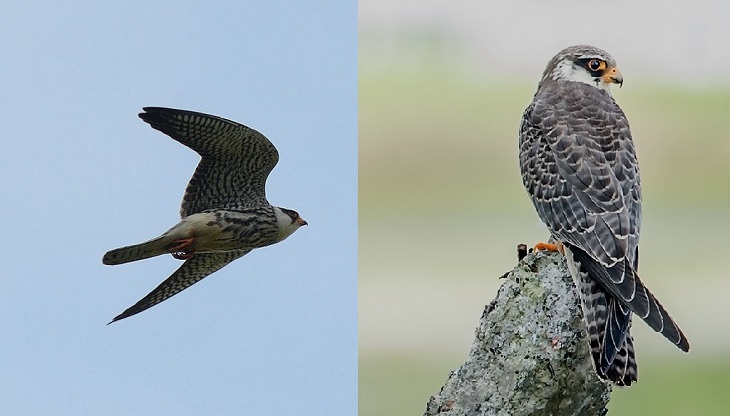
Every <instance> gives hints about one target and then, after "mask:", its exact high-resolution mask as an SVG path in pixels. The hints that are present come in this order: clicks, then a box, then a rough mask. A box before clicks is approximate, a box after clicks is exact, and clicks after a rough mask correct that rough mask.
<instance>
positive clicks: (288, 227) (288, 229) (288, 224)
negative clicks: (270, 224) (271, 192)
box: [273, 207, 300, 241]
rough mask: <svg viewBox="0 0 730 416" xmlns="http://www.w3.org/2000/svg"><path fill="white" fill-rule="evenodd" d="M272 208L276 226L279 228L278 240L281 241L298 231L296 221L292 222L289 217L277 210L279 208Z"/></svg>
mask: <svg viewBox="0 0 730 416" xmlns="http://www.w3.org/2000/svg"><path fill="white" fill-rule="evenodd" d="M273 208H274V215H276V225H277V227H279V238H280V239H281V240H283V239H285V238H287V237H289V236H290V235H292V234H294V231H296V230H298V229H299V227H300V225H299V224H297V222H296V221H292V219H291V217H290V216H288V215H287V214H286V213H285V212H284V211H282V210H281V209H279V207H273ZM281 240H279V241H281Z"/></svg>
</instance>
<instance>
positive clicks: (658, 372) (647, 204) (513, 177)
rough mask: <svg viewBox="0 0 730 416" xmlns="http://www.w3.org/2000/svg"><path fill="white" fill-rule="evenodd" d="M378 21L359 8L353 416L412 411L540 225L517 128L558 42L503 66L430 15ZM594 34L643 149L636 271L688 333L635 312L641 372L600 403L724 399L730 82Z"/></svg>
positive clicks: (654, 408) (729, 342)
mask: <svg viewBox="0 0 730 416" xmlns="http://www.w3.org/2000/svg"><path fill="white" fill-rule="evenodd" d="M361 3H362V2H361ZM362 15H363V6H362V5H361V16H362ZM365 15H367V13H365ZM371 23H372V22H371ZM388 25H390V26H392V25H393V23H392V22H390V23H388ZM390 26H388V27H387V28H385V29H384V27H383V26H382V25H381V26H378V25H374V24H370V25H368V21H367V19H366V21H365V22H364V23H363V18H362V17H361V29H360V68H359V69H360V81H359V82H360V85H359V96H360V98H359V100H360V103H359V104H360V105H359V113H360V132H359V133H360V134H359V146H360V147H359V157H360V170H359V178H360V179H359V192H360V194H359V200H360V205H359V234H360V243H359V263H360V269H359V280H360V286H359V293H360V299H359V302H360V305H359V308H360V318H359V325H360V330H359V332H360V349H359V369H360V370H359V371H360V378H359V390H360V413H359V414H360V415H361V416H376V415H377V416H388V415H420V414H422V413H423V412H424V410H425V405H426V403H427V401H428V399H429V396H431V395H432V394H435V393H437V392H438V390H439V389H440V387H441V386H442V385H443V383H444V382H445V381H446V379H447V377H448V375H449V372H450V371H452V370H455V369H457V368H458V367H459V366H460V365H461V364H462V362H463V361H464V360H465V359H466V357H467V354H468V352H469V348H470V346H471V343H472V338H473V334H474V329H475V328H476V325H477V323H478V320H479V317H480V316H481V313H482V310H483V308H484V305H486V304H488V303H489V302H490V301H491V300H492V299H493V297H494V296H495V294H496V291H497V288H498V287H499V284H500V281H499V280H498V279H497V278H498V277H499V276H501V275H502V274H503V273H504V272H506V271H509V270H511V269H512V268H513V267H514V265H515V264H516V261H517V258H516V246H517V244H518V243H522V242H524V243H528V244H531V243H534V242H537V241H539V240H544V239H545V238H546V237H547V231H546V229H545V228H544V226H543V225H542V224H541V223H540V221H539V219H538V218H537V215H536V214H535V212H534V210H533V207H532V204H531V203H530V202H529V199H528V197H527V195H526V193H525V191H524V189H523V187H522V183H521V181H520V177H519V168H518V165H517V131H518V128H519V123H520V118H521V116H522V111H523V110H524V108H525V107H526V106H527V105H528V104H529V103H530V101H531V99H532V95H533V94H534V92H535V89H536V87H537V82H538V80H539V77H540V75H541V73H542V70H543V69H544V65H545V64H546V63H547V61H548V60H549V59H550V58H551V57H552V56H553V55H554V54H555V53H556V52H557V51H558V50H559V49H560V48H561V47H562V46H568V45H569V44H570V43H566V44H561V46H560V47H558V48H555V50H552V49H550V50H539V54H540V57H539V61H540V62H541V63H540V64H539V65H538V66H537V67H535V68H526V69H520V70H515V71H511V70H509V69H508V70H504V69H503V68H502V69H499V68H498V69H493V68H492V66H490V64H489V63H488V62H487V63H485V62H483V61H478V60H475V59H474V58H473V55H470V54H469V53H468V47H467V46H465V44H464V43H462V42H461V40H460V39H459V38H458V37H454V36H450V35H448V34H447V35H444V32H443V31H440V30H436V29H432V28H431V27H430V26H428V25H426V26H423V25H420V26H417V27H416V28H415V29H414V28H413V27H410V28H408V27H407V28H399V29H398V30H392V28H390ZM572 43H579V42H572ZM596 46H599V47H604V48H606V49H608V51H609V52H611V53H613V54H614V57H617V60H618V63H619V68H620V69H621V70H622V72H623V74H624V78H625V80H626V82H625V83H624V86H623V88H621V89H617V88H614V90H613V95H614V97H615V99H616V100H617V101H618V103H619V104H620V105H621V107H622V108H623V110H624V112H625V113H626V114H627V116H628V118H629V121H630V123H631V128H632V132H633V135H634V141H635V144H636V147H637V153H638V157H639V161H640V163H641V174H642V187H643V191H644V220H643V226H642V239H641V250H642V251H641V271H642V278H643V280H644V282H645V283H646V284H647V286H648V287H649V288H651V290H652V291H653V292H654V293H655V294H656V295H657V296H658V297H659V299H660V300H661V301H662V303H663V304H664V306H665V307H666V308H667V309H668V310H669V311H670V313H671V314H672V316H673V317H674V318H675V319H676V320H677V322H678V323H679V324H680V326H681V327H682V329H683V330H684V332H685V333H686V334H687V336H688V337H689V339H690V342H691V345H692V350H691V352H690V353H689V354H684V353H682V352H681V351H679V350H678V349H676V348H675V347H674V346H673V345H671V344H670V343H669V342H667V341H666V340H664V338H662V337H661V336H660V335H658V334H655V333H654V332H653V331H651V330H650V329H648V327H647V326H646V325H645V324H644V323H643V322H642V321H641V320H639V319H636V320H635V324H634V327H633V329H632V333H633V334H634V338H635V345H636V348H637V359H638V364H639V382H638V384H637V385H635V386H634V387H631V388H628V389H621V390H619V389H616V390H614V393H613V396H612V400H611V402H610V406H609V409H610V412H609V414H610V415H683V414H702V415H725V414H727V409H729V408H730V324H728V318H730V308H729V307H728V297H729V296H728V295H730V279H729V278H728V272H727V269H728V260H727V259H728V257H729V256H728V254H727V253H726V251H727V248H726V247H727V245H726V241H727V238H728V231H730V219H729V218H728V211H729V208H730V184H728V180H729V179H730V84H728V81H727V80H725V79H718V80H715V79H713V78H711V77H709V76H708V78H707V79H705V80H703V82H697V81H698V80H697V79H696V78H693V77H691V76H686V77H685V76H681V75H680V76H677V75H676V74H674V73H672V72H671V71H670V72H668V73H664V75H665V76H663V77H657V76H653V75H654V72H652V71H651V70H642V68H637V70H636V71H635V73H632V72H630V71H627V67H628V68H631V64H630V62H629V63H627V64H628V65H622V60H621V58H620V55H619V52H620V50H619V51H613V50H611V48H610V46H611V45H610V44H609V45H606V44H597V45H596ZM535 51H537V49H535ZM521 53H530V52H526V51H521ZM535 53H537V52H535ZM659 64H661V62H659Z"/></svg>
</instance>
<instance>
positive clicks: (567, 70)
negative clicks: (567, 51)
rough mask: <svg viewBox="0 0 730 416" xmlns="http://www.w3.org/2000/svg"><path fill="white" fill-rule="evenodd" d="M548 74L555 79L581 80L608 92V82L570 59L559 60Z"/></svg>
mask: <svg viewBox="0 0 730 416" xmlns="http://www.w3.org/2000/svg"><path fill="white" fill-rule="evenodd" d="M550 76H551V77H552V79H554V80H555V81H557V80H563V81H573V82H582V83H584V84H588V85H592V86H594V87H596V88H598V89H601V90H604V91H608V92H610V90H609V84H607V83H605V82H603V81H602V80H601V78H596V77H594V76H593V75H591V74H590V73H589V72H588V70H586V69H585V68H583V67H581V66H578V65H576V64H575V63H574V62H572V61H570V60H562V61H560V63H559V64H558V66H556V67H555V69H554V70H553V72H552V73H551V74H550Z"/></svg>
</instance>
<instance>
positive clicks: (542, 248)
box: [532, 242, 565, 254]
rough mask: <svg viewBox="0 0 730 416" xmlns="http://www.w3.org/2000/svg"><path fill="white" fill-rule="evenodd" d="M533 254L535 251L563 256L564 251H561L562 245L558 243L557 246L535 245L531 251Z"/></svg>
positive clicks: (549, 244) (548, 244)
mask: <svg viewBox="0 0 730 416" xmlns="http://www.w3.org/2000/svg"><path fill="white" fill-rule="evenodd" d="M532 251H533V252H535V251H558V252H560V254H565V250H563V244H562V243H560V242H558V243H557V244H551V243H542V242H541V243H537V244H535V247H533V249H532Z"/></svg>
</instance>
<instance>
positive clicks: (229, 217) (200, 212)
mask: <svg viewBox="0 0 730 416" xmlns="http://www.w3.org/2000/svg"><path fill="white" fill-rule="evenodd" d="M144 110H145V112H144V113H141V114H140V115H139V117H140V118H141V119H142V120H144V121H145V122H147V123H149V124H150V126H152V127H153V128H154V129H156V130H159V131H161V132H163V133H165V134H166V135H168V136H170V137H171V138H173V139H175V140H176V141H178V142H180V143H182V144H183V145H185V146H188V147H190V148H191V149H193V150H195V151H196V152H197V153H198V154H200V156H201V161H200V163H199V164H198V167H197V169H196V170H195V173H194V174H193V177H192V178H191V179H190V182H189V183H188V186H187V189H186V191H185V195H184V197H183V201H182V206H181V209H180V216H181V221H180V222H179V223H178V224H177V225H175V226H174V227H172V228H171V229H169V230H168V231H167V232H165V233H164V234H162V235H161V236H160V237H157V238H154V239H152V240H149V241H147V242H144V243H141V244H135V245H131V246H127V247H122V248H118V249H115V250H111V251H109V252H107V253H106V254H105V255H104V258H103V259H102V262H103V263H104V264H109V265H116V264H123V263H128V262H132V261H137V260H142V259H146V258H150V257H154V256H158V255H161V254H167V253H170V254H172V255H173V256H174V257H175V258H178V259H181V260H185V263H183V265H182V266H180V268H179V269H178V270H177V271H175V272H174V273H173V274H172V275H171V276H170V277H169V278H168V279H167V280H165V281H164V282H162V284H160V285H159V286H158V287H157V288H155V289H154V290H153V291H152V292H150V293H149V294H148V295H147V296H145V297H144V298H143V299H141V300H140V301H139V302H137V303H136V304H135V305H134V306H132V307H130V308H128V309H127V310H126V311H124V312H123V313H122V314H120V315H118V316H117V317H115V318H114V320H112V322H114V321H118V320H120V319H123V318H127V317H129V316H132V315H134V314H137V313H139V312H142V311H144V310H145V309H148V308H150V307H152V306H154V305H156V304H158V303H160V302H162V301H164V300H166V299H168V298H170V297H171V296H173V295H175V294H177V293H179V292H180V291H182V290H184V289H186V288H188V287H190V286H191V285H193V284H194V283H196V282H198V281H200V280H201V279H203V278H204V277H206V276H208V275H209V274H211V273H213V272H215V271H217V270H219V269H221V268H222V267H224V266H225V265H227V264H228V263H230V262H232V261H233V260H235V259H237V258H239V257H242V256H244V255H245V254H247V253H248V252H250V251H251V250H253V249H255V248H260V247H265V246H268V245H271V244H275V243H277V242H279V241H282V240H284V239H285V238H287V237H288V236H289V235H291V234H292V233H293V232H294V231H296V230H297V229H298V228H299V227H301V226H302V225H307V222H306V221H304V220H303V219H302V218H301V217H300V216H299V214H298V213H297V212H296V211H292V210H289V209H286V208H281V207H276V206H272V205H271V204H269V202H268V201H267V200H266V190H265V185H266V179H267V177H268V175H269V173H270V172H271V170H272V169H273V168H274V166H275V165H276V163H277V162H278V160H279V154H278V152H277V150H276V148H275V147H274V146H273V144H271V142H270V141H269V140H268V139H267V138H266V137H264V135H262V134H261V133H259V132H257V131H256V130H253V129H251V128H249V127H246V126H244V125H242V124H239V123H236V122H233V121H230V120H226V119H223V118H220V117H216V116H211V115H207V114H202V113H196V112H192V111H186V110H176V109H170V108H159V107H146V108H144Z"/></svg>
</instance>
